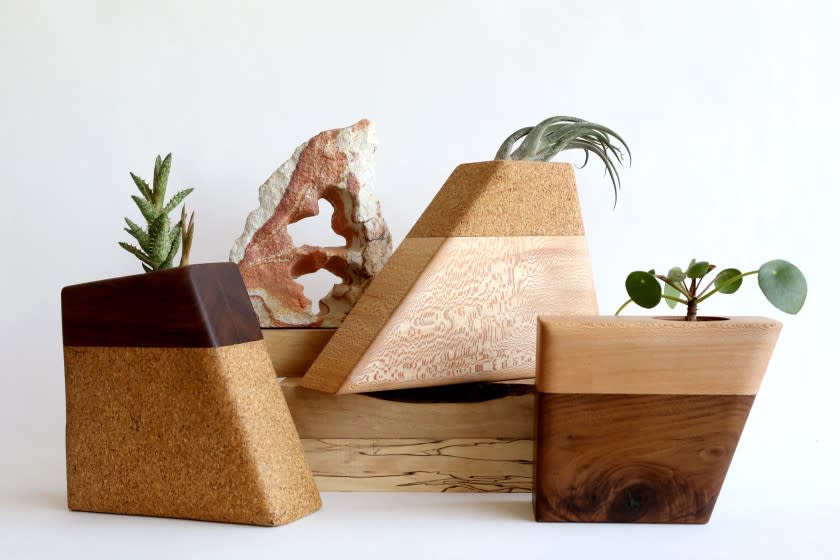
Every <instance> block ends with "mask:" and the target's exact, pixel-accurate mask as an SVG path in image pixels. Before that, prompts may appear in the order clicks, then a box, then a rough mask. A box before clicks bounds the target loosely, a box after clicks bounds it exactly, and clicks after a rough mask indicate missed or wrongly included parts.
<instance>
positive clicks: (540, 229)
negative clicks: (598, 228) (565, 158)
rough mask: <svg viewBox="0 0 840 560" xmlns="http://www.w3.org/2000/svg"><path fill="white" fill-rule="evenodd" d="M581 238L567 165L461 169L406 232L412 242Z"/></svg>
mask: <svg viewBox="0 0 840 560" xmlns="http://www.w3.org/2000/svg"><path fill="white" fill-rule="evenodd" d="M518 235H525V236H543V235H547V236H555V235H575V236H578V235H581V236H582V235H584V232H583V220H582V219H581V215H580V203H579V202H578V194H577V187H576V186H575V172H574V168H573V167H572V165H571V164H569V163H545V162H534V161H485V162H480V163H468V164H464V165H459V166H458V167H456V168H455V170H454V171H453V172H452V175H450V176H449V179H447V180H446V183H445V184H444V185H443V187H441V189H440V191H438V193H437V195H436V196H435V198H434V199H433V200H432V202H431V203H430V204H429V206H428V207H427V208H426V210H425V211H424V212H423V214H422V215H421V216H420V219H419V220H417V223H416V224H415V225H414V227H413V228H412V229H411V231H410V232H409V233H408V237H409V238H416V237H421V238H422V237H500V236H518Z"/></svg>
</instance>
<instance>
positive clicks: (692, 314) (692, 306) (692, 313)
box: [685, 299, 697, 321]
mask: <svg viewBox="0 0 840 560" xmlns="http://www.w3.org/2000/svg"><path fill="white" fill-rule="evenodd" d="M685 320H686V321H696V320H697V300H696V299H692V300H689V302H688V311H687V312H686V314H685Z"/></svg>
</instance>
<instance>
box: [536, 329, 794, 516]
mask: <svg viewBox="0 0 840 560" xmlns="http://www.w3.org/2000/svg"><path fill="white" fill-rule="evenodd" d="M538 331H539V332H538V348H537V397H536V403H535V416H536V431H535V460H534V516H535V518H536V520H537V521H583V522H640V523H706V522H708V520H709V518H710V516H711V514H712V510H713V508H714V506H715V501H716V500H717V497H718V494H719V492H720V489H721V486H722V484H723V480H724V477H725V476H726V471H727V470H728V468H729V464H730V461H731V460H732V456H733V455H734V453H735V448H736V446H737V444H738V440H739V438H740V436H741V432H742V430H743V427H744V423H745V422H746V420H747V416H748V415H749V412H750V408H751V407H752V403H753V399H754V398H755V395H756V393H757V391H758V388H759V385H760V384H761V380H762V377H763V376H764V372H765V370H766V368H767V364H768V362H769V360H770V356H771V355H772V352H773V348H774V346H775V344H776V339H777V338H778V335H779V332H780V331H781V323H779V322H777V321H773V320H772V319H766V318H761V317H733V318H731V319H723V320H717V321H700V322H686V321H672V320H662V319H656V318H650V317H540V319H539V328H538Z"/></svg>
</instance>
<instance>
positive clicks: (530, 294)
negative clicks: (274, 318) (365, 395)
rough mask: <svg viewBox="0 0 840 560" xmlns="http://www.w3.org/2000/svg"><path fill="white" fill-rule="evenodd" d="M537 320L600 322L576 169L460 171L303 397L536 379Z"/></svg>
mask: <svg viewBox="0 0 840 560" xmlns="http://www.w3.org/2000/svg"><path fill="white" fill-rule="evenodd" d="M537 313H555V314H566V315H574V314H592V313H597V303H596V301H595V290H594V285H593V281H592V272H591V267H590V263H589V255H588V250H587V244H586V238H585V236H584V231H583V221H582V220H581V215H580V207H579V203H578V195H577V189H576V186H575V178H574V171H573V168H572V166H571V165H569V164H562V163H539V162H522V161H492V162H484V163H471V164H465V165H461V166H458V167H457V168H456V169H455V171H454V172H453V173H452V175H451V176H450V177H449V179H448V180H447V181H446V184H445V185H444V186H443V187H442V188H441V190H440V191H439V192H438V194H437V196H435V198H434V200H433V201H432V202H431V204H430V205H429V206H428V208H426V210H425V212H424V213H423V215H422V216H421V217H420V219H419V220H418V221H417V223H416V224H415V226H414V228H413V229H412V230H411V231H410V232H409V234H408V236H407V238H406V239H405V241H403V243H402V244H401V245H400V246H399V248H398V249H397V251H396V252H395V253H394V254H393V255H392V256H391V258H390V259H389V260H388V262H387V264H386V265H385V267H384V268H383V269H382V270H381V271H380V272H379V273H378V274H377V275H376V277H374V279H373V281H372V282H371V284H370V285H369V286H368V288H367V291H366V292H365V294H364V295H363V296H362V298H361V299H360V300H359V301H358V302H357V303H356V306H355V307H354V308H353V310H352V311H351V312H350V314H349V315H348V316H347V318H346V319H345V320H344V322H343V323H342V325H341V326H340V327H339V329H338V331H337V332H336V333H335V335H334V336H333V337H332V339H331V340H330V342H329V343H328V344H327V345H326V347H325V348H324V351H323V352H322V353H321V354H320V355H319V356H318V359H317V360H316V361H315V363H314V364H313V365H312V367H311V368H310V369H309V371H308V372H307V373H306V375H305V376H304V379H303V386H304V387H307V388H310V389H316V390H319V391H325V392H330V393H358V392H367V391H383V390H392V389H405V388H410V387H429V386H436V385H449V384H455V383H467V382H477V381H502V380H512V379H523V378H532V377H533V376H534V350H535V345H536V316H537Z"/></svg>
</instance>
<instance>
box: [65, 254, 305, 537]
mask: <svg viewBox="0 0 840 560" xmlns="http://www.w3.org/2000/svg"><path fill="white" fill-rule="evenodd" d="M61 303H62V323H63V334H64V366H65V386H66V397H67V500H68V505H69V507H70V509H72V510H79V511H95V512H107V513H124V514H135V515H151V516H161V517H178V518H186V519H199V520H208V521H226V522H233V523H248V524H255V525H279V524H282V523H287V522H289V521H293V520H295V519H297V518H299V517H302V516H304V515H306V514H308V513H311V512H313V511H315V510H317V509H318V508H319V507H320V505H321V501H320V496H319V495H318V491H317V488H316V486H315V482H314V480H313V478H312V474H311V472H310V470H309V468H308V467H307V464H306V461H305V458H304V454H303V449H302V446H301V442H300V440H299V439H298V435H297V432H296V431H295V427H294V424H293V422H292V418H291V415H290V413H289V409H288V407H287V405H286V401H285V399H284V397H283V394H282V391H281V390H280V388H279V387H278V386H277V382H276V380H275V372H274V368H273V367H272V364H271V359H270V358H269V355H268V352H267V350H266V347H265V342H264V341H263V337H262V334H261V333H260V329H259V324H258V322H257V318H256V316H255V315H254V311H253V308H252V307H251V302H250V301H249V299H248V294H247V292H246V291H245V285H244V283H243V282H242V278H241V276H240V275H239V271H238V269H237V268H236V265H235V264H232V263H219V264H205V265H194V266H189V267H184V268H175V269H170V270H165V271H160V272H155V273H152V274H144V275H138V276H128V277H125V278H116V279H112V280H105V281H101V282H93V283H89V284H81V285H77V286H69V287H66V288H64V290H62V293H61Z"/></svg>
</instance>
